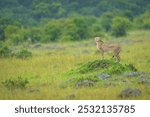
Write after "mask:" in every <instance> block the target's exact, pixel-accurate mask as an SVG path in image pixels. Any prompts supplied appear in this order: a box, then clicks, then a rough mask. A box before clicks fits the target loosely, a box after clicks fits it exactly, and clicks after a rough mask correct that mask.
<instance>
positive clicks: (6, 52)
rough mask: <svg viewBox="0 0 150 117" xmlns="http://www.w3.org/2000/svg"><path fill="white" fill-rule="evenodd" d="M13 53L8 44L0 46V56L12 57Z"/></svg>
mask: <svg viewBox="0 0 150 117" xmlns="http://www.w3.org/2000/svg"><path fill="white" fill-rule="evenodd" d="M11 55H12V51H11V50H10V49H9V48H8V47H7V46H4V47H2V48H0V57H10V56H11Z"/></svg>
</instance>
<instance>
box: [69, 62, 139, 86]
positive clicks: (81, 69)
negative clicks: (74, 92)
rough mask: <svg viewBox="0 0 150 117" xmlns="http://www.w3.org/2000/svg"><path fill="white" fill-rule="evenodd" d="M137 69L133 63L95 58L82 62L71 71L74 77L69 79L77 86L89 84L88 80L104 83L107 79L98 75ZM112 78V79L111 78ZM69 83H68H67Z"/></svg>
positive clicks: (116, 74)
mask: <svg viewBox="0 0 150 117" xmlns="http://www.w3.org/2000/svg"><path fill="white" fill-rule="evenodd" d="M135 71H137V69H136V68H135V67H134V66H133V65H132V64H124V63H118V62H115V61H113V60H94V61H89V62H87V63H84V64H80V65H79V66H78V67H77V68H75V69H72V70H71V71H69V73H68V74H69V77H70V78H73V79H72V80H69V81H71V82H69V85H71V86H75V85H76V84H81V83H82V84H83V83H85V85H87V82H88V83H90V82H93V83H98V84H103V83H104V82H105V81H104V80H102V79H103V78H99V77H98V76H97V75H98V74H100V77H101V74H103V75H104V74H106V75H109V76H112V77H111V78H113V76H121V75H122V74H124V73H125V72H135ZM110 80H111V79H110ZM67 84H68V83H67ZM83 85H84V84H83Z"/></svg>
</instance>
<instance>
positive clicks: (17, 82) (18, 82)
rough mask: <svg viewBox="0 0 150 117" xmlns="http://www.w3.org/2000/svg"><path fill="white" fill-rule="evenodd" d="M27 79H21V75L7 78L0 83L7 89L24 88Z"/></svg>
mask: <svg viewBox="0 0 150 117" xmlns="http://www.w3.org/2000/svg"><path fill="white" fill-rule="evenodd" d="M28 83H29V81H28V80H27V79H23V78H22V77H18V78H17V79H14V80H12V79H8V80H5V81H4V82H2V84H3V85H4V86H5V87H6V88H7V89H9V90H13V89H25V88H26V87H27V84H28Z"/></svg>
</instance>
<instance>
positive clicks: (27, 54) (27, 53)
mask: <svg viewBox="0 0 150 117" xmlns="http://www.w3.org/2000/svg"><path fill="white" fill-rule="evenodd" d="M15 56H16V57H17V58H21V59H26V58H29V57H32V53H31V52H30V51H28V50H27V49H22V50H21V51H19V52H18V53H16V54H15Z"/></svg>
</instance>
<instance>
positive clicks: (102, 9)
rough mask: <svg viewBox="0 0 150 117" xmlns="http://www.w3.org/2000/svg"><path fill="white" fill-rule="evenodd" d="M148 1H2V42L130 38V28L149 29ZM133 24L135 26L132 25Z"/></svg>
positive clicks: (0, 12) (0, 35)
mask: <svg viewBox="0 0 150 117" xmlns="http://www.w3.org/2000/svg"><path fill="white" fill-rule="evenodd" d="M148 3H149V2H148V0H142V1H141V0H136V1H135V0H126V1H122V0H114V1H113V2H112V1H110V0H93V1H91V0H86V1H83V0H82V1H81V0H76V1H72V0H55V1H53V0H26V1H24V0H13V1H12V0H1V1H0V40H2V41H9V42H12V43H13V44H15V45H19V44H21V43H23V42H25V41H28V40H29V41H31V42H32V43H36V42H45V43H47V42H52V41H79V40H83V39H88V38H91V37H94V36H98V35H101V34H103V33H105V32H107V33H110V32H112V33H113V35H115V36H124V35H126V32H127V29H128V27H129V25H130V24H131V25H132V24H133V23H134V25H135V27H136V28H142V29H149V27H150V25H149V24H150V23H149V16H150V14H149V5H148ZM132 21H133V22H132Z"/></svg>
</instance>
